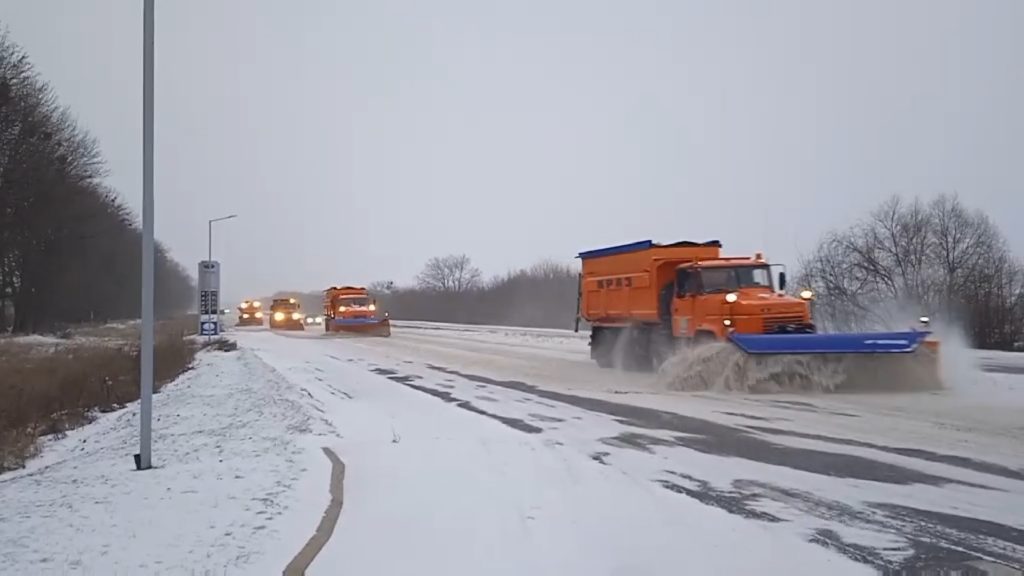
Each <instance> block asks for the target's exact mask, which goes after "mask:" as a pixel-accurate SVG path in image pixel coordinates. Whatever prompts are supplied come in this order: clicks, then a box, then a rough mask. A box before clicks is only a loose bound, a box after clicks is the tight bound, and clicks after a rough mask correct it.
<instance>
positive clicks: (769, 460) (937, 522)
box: [418, 365, 1024, 574]
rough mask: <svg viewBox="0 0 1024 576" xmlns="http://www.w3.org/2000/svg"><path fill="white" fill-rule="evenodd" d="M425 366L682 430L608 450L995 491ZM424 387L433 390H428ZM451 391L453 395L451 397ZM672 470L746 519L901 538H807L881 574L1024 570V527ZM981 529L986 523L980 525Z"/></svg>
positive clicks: (831, 533)
mask: <svg viewBox="0 0 1024 576" xmlns="http://www.w3.org/2000/svg"><path fill="white" fill-rule="evenodd" d="M428 368H430V369H432V370H434V371H437V372H440V373H443V374H447V375H450V376H459V377H461V378H463V379H465V380H467V381H470V382H474V383H477V384H485V385H488V386H494V387H497V388H503V389H506V390H513V391H516V392H520V393H524V394H529V395H532V396H535V397H540V398H543V399H545V400H550V401H554V402H558V403H560V404H563V405H569V406H574V407H576V408H581V409H584V410H587V411H590V412H595V413H599V414H604V415H607V416H612V417H613V418H614V419H615V421H617V422H618V423H620V424H622V425H624V426H628V427H632V428H640V429H645V430H665V431H670V432H678V433H681V434H680V435H674V436H672V437H671V438H665V437H663V436H653V435H650V434H643V433H639V432H623V433H621V434H619V435H617V436H614V437H610V438H603V439H601V441H602V442H604V443H605V444H607V445H610V446H614V447H618V448H630V449H635V450H640V451H643V452H648V453H653V452H654V451H655V448H657V447H667V446H679V447H683V448H688V449H691V450H695V451H697V452H701V453H705V454H710V455H717V456H725V457H735V458H742V459H745V460H750V461H755V462H760V463H764V464H769V465H776V466H784V467H787V468H791V469H794V470H800V471H804V472H810V473H812V474H818V475H822V476H831V477H837V478H849V479H853V480H863V481H869V482H882V483H887V484H892V485H903V486H909V485H914V484H923V485H929V486H936V487H942V486H945V485H961V486H966V487H971V488H975V489H981V490H999V489H997V488H993V487H990V486H983V485H980V484H975V483H970V482H965V481H961V480H956V479H953V478H947V477H942V476H938V475H935V474H930V473H927V472H924V471H921V470H916V469H913V468H908V467H905V466H900V465H898V464H893V463H890V462H885V461H880V460H875V459H872V458H868V457H865V456H860V455H856V454H848V453H836V452H828V451H825V450H816V449H809V448H800V447H794V446H787V445H782V444H777V443H775V442H772V441H771V440H769V439H767V438H765V437H762V436H760V435H759V434H757V430H755V429H756V428H757V427H756V426H750V425H748V426H740V427H737V426H730V425H727V424H722V423H719V422H714V421H710V420H704V419H701V418H695V417H691V416H686V415H682V414H677V413H674V412H666V411H662V410H657V409H652V408H645V407H641V406H635V405H629V404H619V403H615V402H610V401H607V400H602V399H598V398H591V397H585V396H576V395H572V394H567V393H562V392H557V391H553V390H548V389H544V388H538V387H535V386H532V385H530V384H527V383H525V382H520V381H514V380H497V379H494V378H489V377H486V376H481V375H476V374H466V373H462V372H459V371H456V370H451V369H448V368H445V367H441V366H436V365H428ZM418 388H424V389H428V390H429V388H426V387H425V386H419V387H418ZM424 391H425V390H424ZM435 392H436V391H435ZM446 394H447V393H446ZM448 395H449V396H450V394H448ZM807 404H809V403H807ZM811 406H813V405H810V406H804V405H799V403H797V402H795V401H794V402H793V403H792V404H791V407H792V408H794V409H797V410H814V408H811ZM771 431H773V429H771V428H768V429H766V430H764V431H763V432H764V433H771ZM782 432H786V431H782ZM780 435H786V434H780ZM872 447H874V446H872ZM883 451H884V450H883ZM888 452H890V453H895V454H898V455H901V456H905V457H910V458H916V459H920V460H923V461H929V462H938V463H942V464H946V465H949V466H954V467H959V468H963V469H966V470H972V471H981V472H985V473H990V474H991V473H995V474H994V475H997V476H1001V477H1011V478H1012V477H1013V476H1014V475H1015V474H1014V473H1015V472H1016V471H1015V470H1012V469H1009V468H1006V467H1000V466H999V465H996V464H991V463H984V462H980V461H976V460H973V459H966V458H962V457H956V456H952V455H941V454H937V453H934V452H927V451H913V450H910V449H897V448H893V449H891V450H888ZM607 456H608V454H607V453H594V454H590V458H591V459H592V460H593V461H594V462H595V463H597V464H603V465H607V464H608V462H607V459H606V458H607ZM666 473H668V474H671V475H673V476H675V478H673V479H655V480H653V481H654V482H656V483H658V484H659V485H660V486H662V487H663V488H665V489H667V490H671V491H673V492H677V493H680V494H684V495H686V496H688V497H690V498H693V499H696V500H698V501H700V502H702V503H705V504H707V505H710V506H715V507H718V508H721V509H723V510H725V511H727V512H730V513H732V514H736V515H739V516H742V517H745V518H749V519H754V520H760V521H764V522H771V523H777V522H783V521H785V520H784V519H783V518H780V517H778V516H776V515H775V514H771V513H768V512H765V511H763V510H759V509H757V508H755V507H754V504H755V503H756V502H758V501H775V502H780V503H782V504H785V505H787V506H788V507H790V508H791V509H795V510H798V511H800V512H801V513H802V514H803V515H805V516H807V517H810V518H819V519H821V520H823V521H826V522H827V523H829V524H832V525H836V524H839V525H845V526H858V527H861V528H863V529H865V530H868V531H871V532H872V533H884V534H890V535H891V536H893V537H896V538H899V540H900V541H902V542H905V543H906V545H905V546H903V547H899V549H897V550H896V551H897V552H900V551H902V553H901V554H900V556H901V557H902V558H900V559H898V560H894V559H893V558H892V556H891V555H892V553H893V552H894V549H893V548H891V547H887V548H873V547H871V546H868V545H864V544H860V543H854V542H848V541H846V540H844V539H843V537H842V536H841V535H840V534H839V533H838V532H836V531H835V530H832V529H830V528H818V529H816V530H815V531H814V532H813V535H812V536H811V538H810V539H809V540H810V541H811V542H814V543H816V544H819V545H821V546H824V547H827V548H830V549H833V550H835V551H836V552H838V553H841V554H843V555H844V556H847V557H849V558H851V559H853V560H855V561H857V562H861V563H865V564H869V565H871V566H873V567H876V568H879V569H880V570H882V571H883V573H893V574H896V573H903V572H899V571H898V570H903V569H911V570H917V568H918V567H920V566H928V567H929V568H930V569H940V570H941V569H948V568H950V567H961V565H962V564H963V563H965V562H974V561H980V560H983V559H984V560H997V561H999V562H1000V563H1003V564H1005V565H1009V566H1024V546H1021V545H1020V544H1019V539H1020V538H1021V533H1024V531H1021V530H1020V529H1018V528H1015V527H1013V526H1008V525H1004V524H999V523H994V522H989V521H986V520H979V519H974V518H966V517H957V516H955V515H951V514H946V513H942V512H934V511H930V510H924V509H917V508H912V507H907V506H898V505H894V504H890V503H873V504H869V506H870V507H869V509H867V510H864V509H859V508H854V507H853V506H850V505H848V504H844V503H842V502H839V501H835V500H829V499H826V498H819V497H816V496H813V495H811V494H808V493H804V492H801V491H795V490H791V489H788V488H782V487H778V486H771V485H769V484H767V483H763V482H756V481H751V480H736V481H734V482H733V486H732V489H731V490H721V489H718V488H715V487H714V486H712V485H711V484H710V483H708V482H706V481H704V480H701V479H699V478H695V477H692V476H689V475H686V474H683V473H680V472H676V471H666ZM769 488H770V489H769ZM977 523H983V524H984V525H983V526H979V525H978V524H977ZM982 529H983V532H982V534H981V535H979V534H978V533H977V532H978V531H979V530H982ZM887 553H888V554H889V556H888V557H887V556H886V554H887ZM892 570H897V572H892ZM914 573H916V572H914ZM966 573H973V572H969V571H968V572H966Z"/></svg>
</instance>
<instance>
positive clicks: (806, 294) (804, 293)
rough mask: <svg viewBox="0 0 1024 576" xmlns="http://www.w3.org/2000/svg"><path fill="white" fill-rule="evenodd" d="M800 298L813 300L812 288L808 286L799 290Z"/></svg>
mask: <svg viewBox="0 0 1024 576" xmlns="http://www.w3.org/2000/svg"><path fill="white" fill-rule="evenodd" d="M800 298H801V299H802V300H813V299H814V290H811V289H809V288H804V289H803V290H801V291H800Z"/></svg>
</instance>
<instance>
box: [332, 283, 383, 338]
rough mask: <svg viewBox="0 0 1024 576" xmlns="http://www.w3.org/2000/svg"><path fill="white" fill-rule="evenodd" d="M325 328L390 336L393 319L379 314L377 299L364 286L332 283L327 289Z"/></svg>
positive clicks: (349, 332)
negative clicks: (333, 284) (335, 284)
mask: <svg viewBox="0 0 1024 576" xmlns="http://www.w3.org/2000/svg"><path fill="white" fill-rule="evenodd" d="M324 332H328V333H331V332H334V333H342V334H346V333H347V334H361V335H366V336H390V335H391V321H390V319H389V318H388V314H387V313H386V312H385V313H384V314H383V317H382V316H380V315H378V312H377V301H376V300H374V299H372V298H371V297H370V292H369V291H368V290H367V289H366V288H365V287H363V286H331V287H330V288H328V289H327V290H324Z"/></svg>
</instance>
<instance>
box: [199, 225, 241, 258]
mask: <svg viewBox="0 0 1024 576" xmlns="http://www.w3.org/2000/svg"><path fill="white" fill-rule="evenodd" d="M232 218H238V214H231V215H229V216H221V217H220V218H214V219H212V220H209V221H208V222H207V223H206V224H207V243H206V260H207V261H210V262H212V261H213V223H214V222H221V221H224V220H231V219H232Z"/></svg>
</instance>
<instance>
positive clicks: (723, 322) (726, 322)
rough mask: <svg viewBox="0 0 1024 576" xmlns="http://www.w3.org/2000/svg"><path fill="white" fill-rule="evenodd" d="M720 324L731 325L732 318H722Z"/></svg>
mask: <svg viewBox="0 0 1024 576" xmlns="http://www.w3.org/2000/svg"><path fill="white" fill-rule="evenodd" d="M722 325H723V326H732V320H730V319H728V318H726V319H725V320H722Z"/></svg>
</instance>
